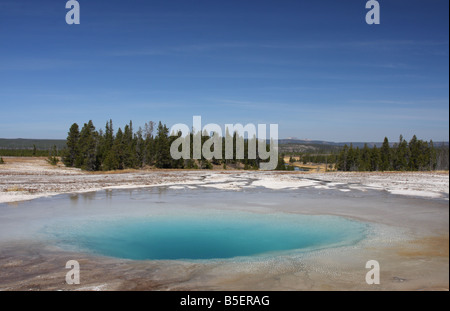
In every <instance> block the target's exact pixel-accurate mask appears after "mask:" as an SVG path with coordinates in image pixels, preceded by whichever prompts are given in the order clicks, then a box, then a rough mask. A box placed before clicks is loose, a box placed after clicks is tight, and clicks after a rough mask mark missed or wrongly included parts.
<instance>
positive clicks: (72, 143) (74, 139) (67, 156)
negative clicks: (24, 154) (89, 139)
mask: <svg viewBox="0 0 450 311" xmlns="http://www.w3.org/2000/svg"><path fill="white" fill-rule="evenodd" d="M79 139H80V131H79V128H78V124H76V123H74V124H72V126H71V127H70V129H69V133H68V134H67V140H66V146H67V147H66V149H65V150H64V151H63V157H62V161H63V163H64V165H65V166H67V167H74V166H76V163H75V161H76V159H77V157H78V158H79V157H80V155H79V149H78V141H79ZM34 147H36V146H34ZM79 160H80V158H79ZM80 166H81V165H80Z"/></svg>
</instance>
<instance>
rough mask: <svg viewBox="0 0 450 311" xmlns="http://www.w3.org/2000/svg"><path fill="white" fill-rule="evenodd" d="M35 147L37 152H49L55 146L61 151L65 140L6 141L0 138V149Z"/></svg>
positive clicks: (17, 139) (18, 139) (21, 139)
mask: <svg viewBox="0 0 450 311" xmlns="http://www.w3.org/2000/svg"><path fill="white" fill-rule="evenodd" d="M34 145H35V146H36V149H37V150H49V149H50V148H52V147H53V145H55V146H56V148H58V149H62V148H64V147H65V146H66V140H65V139H23V138H16V139H8V138H0V149H33V146H34Z"/></svg>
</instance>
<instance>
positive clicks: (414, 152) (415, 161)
mask: <svg viewBox="0 0 450 311" xmlns="http://www.w3.org/2000/svg"><path fill="white" fill-rule="evenodd" d="M419 145H420V143H419V141H418V140H417V137H416V135H414V136H413V137H412V138H411V140H410V141H409V154H410V156H409V161H408V169H409V170H410V171H417V170H419V165H420V164H419V161H420V159H419V157H420V146H419Z"/></svg>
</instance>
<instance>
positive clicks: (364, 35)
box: [0, 0, 449, 141]
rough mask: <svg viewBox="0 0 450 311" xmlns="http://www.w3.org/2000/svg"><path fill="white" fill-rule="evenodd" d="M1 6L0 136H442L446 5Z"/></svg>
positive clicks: (32, 2)
mask: <svg viewBox="0 0 450 311" xmlns="http://www.w3.org/2000/svg"><path fill="white" fill-rule="evenodd" d="M379 2H380V5H381V24H380V25H367V24H366V23H365V14H366V12H367V10H366V8H365V3H366V1H365V0H345V1H336V0H321V1H310V0H309V1H301V0H296V1H287V0H276V1H275V0H273V1H265V0H258V1H250V0H240V1H234V0H226V1H225V0H214V1H212V0H205V1H192V0H161V1H154V0H127V1H125V0H120V1H116V0H112V1H111V0H110V1H103V0H102V1H100V0H79V3H80V6H81V24H80V25H67V24H66V22H65V15H66V12H67V11H68V10H67V9H66V8H65V3H66V1H65V0H59V1H56V0H39V1H36V0H0V107H1V109H0V137H2V138H17V137H21V138H65V137H66V136H67V131H68V129H69V127H70V125H71V124H72V123H74V122H77V123H78V124H80V125H82V124H83V123H85V122H87V121H88V120H90V119H92V120H93V121H94V124H95V125H96V127H97V128H100V127H104V125H105V123H106V121H107V120H108V119H110V118H111V119H113V121H114V125H115V127H116V129H117V128H118V127H119V126H120V127H123V126H124V125H125V124H126V123H127V122H128V121H129V120H133V123H134V125H135V126H136V127H137V126H139V125H143V124H144V123H145V122H146V121H150V120H153V121H159V120H162V121H163V122H164V123H166V124H167V125H168V126H171V125H173V124H175V123H185V124H188V125H191V124H192V116H193V115H201V116H202V117H203V124H206V123H217V124H220V125H222V126H223V125H224V124H225V123H243V124H246V123H254V124H257V123H266V124H269V123H278V124H279V132H280V137H289V136H295V137H298V138H309V139H320V140H329V141H381V140H382V139H383V138H384V137H385V136H387V137H388V138H389V139H390V140H393V141H396V140H397V139H398V136H399V135H400V134H403V135H404V136H405V138H407V139H409V138H411V136H412V135H413V134H417V135H418V137H419V138H422V139H427V140H428V139H433V140H435V141H437V140H446V141H448V139H449V116H448V114H449V86H448V83H449V1H448V0H420V1H415V0H412V1H406V0H395V1H394V0H380V1H379Z"/></svg>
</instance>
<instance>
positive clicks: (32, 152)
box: [0, 146, 60, 157]
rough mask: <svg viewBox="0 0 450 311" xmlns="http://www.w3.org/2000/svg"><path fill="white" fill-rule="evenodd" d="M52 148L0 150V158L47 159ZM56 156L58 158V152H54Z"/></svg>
mask: <svg viewBox="0 0 450 311" xmlns="http://www.w3.org/2000/svg"><path fill="white" fill-rule="evenodd" d="M55 147H56V146H53V148H51V149H50V150H39V149H35V148H33V149H0V156H3V157H47V156H49V155H50V154H51V153H52V152H53V150H54V148H55ZM56 153H57V156H60V152H59V151H56Z"/></svg>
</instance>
